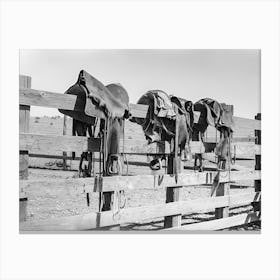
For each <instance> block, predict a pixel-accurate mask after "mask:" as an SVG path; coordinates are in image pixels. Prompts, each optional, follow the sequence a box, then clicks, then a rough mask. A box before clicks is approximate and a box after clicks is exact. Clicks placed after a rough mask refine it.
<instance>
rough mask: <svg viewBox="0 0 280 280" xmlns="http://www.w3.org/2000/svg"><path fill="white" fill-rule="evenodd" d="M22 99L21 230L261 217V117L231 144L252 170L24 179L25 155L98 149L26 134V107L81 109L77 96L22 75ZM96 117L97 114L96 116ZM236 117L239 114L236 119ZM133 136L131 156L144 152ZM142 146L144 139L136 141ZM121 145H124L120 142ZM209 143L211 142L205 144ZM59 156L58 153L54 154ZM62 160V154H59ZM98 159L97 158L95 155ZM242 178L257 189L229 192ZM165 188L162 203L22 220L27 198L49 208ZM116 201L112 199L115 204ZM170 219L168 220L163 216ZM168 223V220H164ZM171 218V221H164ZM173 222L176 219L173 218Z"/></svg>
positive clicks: (138, 113)
mask: <svg viewBox="0 0 280 280" xmlns="http://www.w3.org/2000/svg"><path fill="white" fill-rule="evenodd" d="M19 103H20V134H19V143H20V145H19V149H20V183H19V198H20V221H21V222H20V230H21V231H30V230H47V231H50V230H87V229H102V228H103V227H108V226H116V225H120V224H126V223H135V222H138V221H140V222H141V221H143V220H151V219H156V218H162V217H165V226H174V225H178V226H176V227H172V228H171V229H170V230H195V229H196V230H197V229H198V230H199V229H201V230H205V229H207V230H219V229H223V228H227V227H232V226H236V225H241V224H245V223H249V222H252V221H258V220H260V207H259V205H260V200H261V192H260V191H261V188H260V182H261V181H260V180H261V170H260V157H261V142H260V129H261V121H260V117H258V119H257V120H250V121H251V123H252V126H253V127H254V128H255V130H256V134H255V137H236V138H235V139H233V141H232V143H233V144H232V145H234V146H235V147H239V149H240V151H241V153H242V154H243V153H244V154H248V153H250V155H251V156H252V155H255V157H256V170H245V169H244V170H241V171H231V172H227V171H219V172H217V171H215V172H201V173H197V172H196V173H190V174H187V173H179V174H178V175H176V176H175V175H174V174H159V173H157V174H156V175H136V176H113V177H103V178H102V180H101V179H100V178H98V177H95V178H71V179H47V180H30V179H29V180H28V179H27V178H28V172H27V171H28V165H29V155H30V156H31V155H33V156H38V155H40V154H42V155H45V156H46V157H51V155H46V154H47V153H46V151H48V154H49V153H55V152H60V153H62V152H64V153H65V152H77V153H81V152H83V151H92V152H98V151H100V148H101V142H100V139H98V138H93V137H91V138H90V137H76V136H75V137H73V136H66V135H64V136H56V135H55V136H50V135H40V134H33V133H29V117H30V116H29V112H30V106H42V107H49V108H59V109H65V110H74V108H75V109H77V106H78V107H79V106H80V105H79V104H76V103H77V102H76V97H75V96H71V95H65V94H60V93H54V92H49V91H41V90H34V89H31V78H30V77H24V76H21V77H20V90H19ZM129 107H130V110H131V113H132V116H134V117H138V118H144V117H146V113H147V106H145V105H139V104H130V105H129ZM96 116H99V114H97V115H96ZM238 119H240V118H238ZM134 141H135V140H131V141H130V140H126V141H125V147H124V148H125V149H124V152H125V153H127V154H130V155H144V154H147V153H140V152H135V151H132V150H131V149H129V148H127V147H130V146H132V144H134ZM138 142H139V143H143V145H145V144H146V142H144V141H142V142H141V141H137V143H138ZM208 142H212V144H213V142H216V139H214V138H208ZM121 144H122V143H121ZM208 144H209V145H210V144H211V143H208ZM201 149H202V143H200V142H192V143H191V150H192V152H193V153H196V152H201ZM56 157H57V156H56ZM61 158H63V159H64V158H65V157H62V156H61ZM97 160H99V159H97ZM240 180H254V181H255V192H252V193H245V194H234V195H233V194H231V195H230V194H229V191H228V190H229V183H230V182H236V181H240ZM217 182H218V188H217V191H216V196H215V197H208V198H202V199H195V200H186V201H182V200H179V193H180V190H181V189H182V188H184V187H189V186H200V185H213V186H214V185H215V184H217ZM145 189H146V190H163V189H166V194H167V196H166V197H167V198H166V202H168V203H164V204H158V205H150V206H140V207H128V208H124V209H121V210H119V211H117V212H116V211H114V210H109V211H104V212H91V213H87V214H82V215H75V216H67V217H62V218H52V219H46V220H40V221H38V220H36V221H35V220H32V219H31V220H28V219H27V220H26V217H27V207H28V204H27V202H28V200H33V201H36V200H38V198H40V199H42V198H47V201H48V202H47V203H48V207H52V206H53V207H55V205H54V204H52V203H55V201H54V200H53V202H51V201H52V198H55V200H60V201H63V200H65V198H67V199H69V198H70V199H71V198H72V199H75V198H77V197H79V196H82V197H83V196H85V197H86V196H87V195H88V194H91V193H98V192H110V193H113V192H115V193H116V192H117V191H119V190H124V191H135V190H137V191H138V190H145ZM114 203H115V202H114ZM248 204H252V205H253V209H254V211H255V212H253V213H246V214H241V215H235V216H232V217H229V208H230V207H235V206H240V205H248ZM213 210H215V212H216V218H220V219H216V220H211V221H206V222H201V223H195V224H188V225H182V226H181V216H182V215H186V214H191V213H201V212H207V211H213ZM167 218H169V220H168V219H167ZM166 221H167V222H166ZM168 221H169V222H168ZM174 221H176V222H174Z"/></svg>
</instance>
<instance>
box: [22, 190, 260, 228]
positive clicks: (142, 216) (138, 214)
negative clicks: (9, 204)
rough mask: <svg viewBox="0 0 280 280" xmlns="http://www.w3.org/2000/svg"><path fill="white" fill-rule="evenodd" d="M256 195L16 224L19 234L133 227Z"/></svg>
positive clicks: (240, 202) (255, 198)
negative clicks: (143, 222) (142, 222)
mask: <svg viewBox="0 0 280 280" xmlns="http://www.w3.org/2000/svg"><path fill="white" fill-rule="evenodd" d="M259 199H260V195H259V194H258V193H247V194H237V195H231V196H223V197H211V198H204V199H195V200H189V201H177V202H170V203H167V204H159V205H151V206H142V207H131V208H125V209H122V210H121V211H120V213H119V214H118V215H117V216H115V215H114V212H113V211H105V212H97V213H88V214H83V215H76V216H69V217H63V218H57V219H47V220H40V221H30V222H24V223H21V224H20V230H22V231H26V230H29V231H30V230H44V231H50V230H86V229H94V228H100V229H101V230H102V227H108V226H112V225H119V224H124V223H137V222H141V221H144V220H149V219H154V218H159V217H163V216H171V215H176V214H190V213H198V212H206V211H211V210H213V209H214V208H215V207H217V206H219V207H225V206H237V205H246V204H249V203H250V202H252V201H258V200H259Z"/></svg>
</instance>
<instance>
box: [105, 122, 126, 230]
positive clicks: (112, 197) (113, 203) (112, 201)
mask: <svg viewBox="0 0 280 280" xmlns="http://www.w3.org/2000/svg"><path fill="white" fill-rule="evenodd" d="M124 121H125V120H124ZM104 138H105V137H103V141H102V143H103V144H102V148H103V151H104V150H105V149H106V148H107V147H105V145H106V143H107V141H106V140H105V139H104ZM119 145H120V142H119ZM102 166H103V175H104V176H106V159H105V158H104V153H103V165H102ZM117 193H118V194H117ZM101 195H103V205H102V209H101V212H103V211H110V210H114V209H118V208H119V204H118V203H119V200H118V197H117V195H120V192H119V191H118V192H112V191H111V192H103V194H101ZM100 199H102V198H101V197H100ZM100 202H101V201H100ZM103 229H104V230H115V231H117V230H120V225H114V226H108V227H104V228H103Z"/></svg>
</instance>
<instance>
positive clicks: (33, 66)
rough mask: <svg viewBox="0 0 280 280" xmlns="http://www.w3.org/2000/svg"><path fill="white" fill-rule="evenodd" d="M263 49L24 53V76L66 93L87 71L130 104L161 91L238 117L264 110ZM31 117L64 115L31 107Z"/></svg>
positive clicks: (39, 85) (37, 84)
mask: <svg viewBox="0 0 280 280" xmlns="http://www.w3.org/2000/svg"><path fill="white" fill-rule="evenodd" d="M260 56H261V55H260V51H259V50H21V51H20V74H23V75H29V76H31V77H32V88H34V89H40V90H46V91H54V92H58V93H63V92H65V91H66V90H67V89H68V88H69V87H70V86H71V85H72V84H74V83H75V82H76V81H77V78H78V74H79V71H80V70H81V69H84V70H86V71H87V72H89V73H90V74H91V75H93V76H94V77H95V78H97V79H98V80H100V81H101V82H102V83H103V84H104V85H107V84H109V83H112V82H118V83H121V84H122V85H123V86H124V87H125V89H126V90H127V91H128V94H129V97H130V102H131V103H136V102H137V100H138V99H139V98H140V96H141V95H143V94H144V93H145V92H146V91H148V90H151V89H161V90H164V91H165V92H167V93H168V94H174V95H177V96H179V97H183V98H185V99H187V100H191V101H193V102H195V101H198V100H199V99H201V98H204V97H211V98H213V99H216V100H217V101H219V102H225V103H227V104H232V105H234V115H235V116H240V117H246V118H253V117H254V116H255V115H256V114H257V113H259V112H260V71H261V69H260V59H261V58H260ZM31 108H32V109H31V115H33V116H43V115H49V116H52V115H60V113H59V112H58V111H57V110H56V109H48V108H42V107H34V106H32V107H31Z"/></svg>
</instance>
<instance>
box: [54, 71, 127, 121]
mask: <svg viewBox="0 0 280 280" xmlns="http://www.w3.org/2000/svg"><path fill="white" fill-rule="evenodd" d="M65 94H72V95H76V96H77V99H76V103H75V107H74V110H62V109H59V112H61V113H62V114H65V115H68V116H70V117H72V118H74V119H76V120H79V121H81V122H85V123H88V124H93V123H95V120H96V117H98V118H101V119H106V118H113V119H115V118H119V119H122V118H128V117H129V104H128V103H129V97H128V93H127V92H126V90H125V89H124V88H123V87H122V85H120V84H110V85H107V86H104V85H103V84H102V83H101V82H100V81H98V80H97V79H96V78H94V77H93V76H91V75H90V74H89V73H87V72H86V71H85V70H81V71H80V73H79V76H78V80H77V82H76V83H75V84H74V85H72V86H71V87H70V88H69V89H68V90H67V91H66V92H65Z"/></svg>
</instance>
